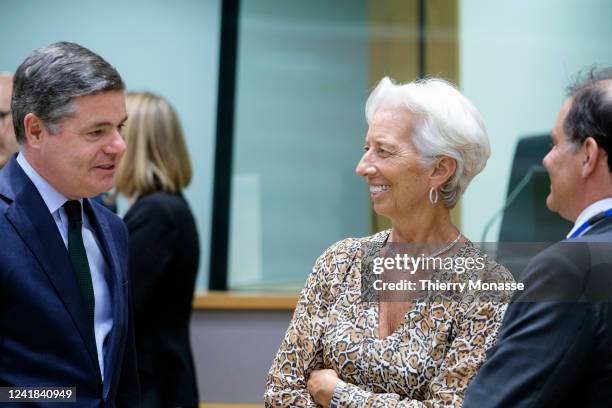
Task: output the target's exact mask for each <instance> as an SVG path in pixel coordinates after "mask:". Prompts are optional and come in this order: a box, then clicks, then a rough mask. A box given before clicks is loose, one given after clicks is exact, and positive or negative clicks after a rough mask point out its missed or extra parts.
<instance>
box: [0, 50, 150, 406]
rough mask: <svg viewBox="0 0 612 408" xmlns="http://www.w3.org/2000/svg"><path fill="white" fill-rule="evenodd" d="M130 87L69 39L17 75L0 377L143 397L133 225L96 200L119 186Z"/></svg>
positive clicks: (6, 382) (3, 240)
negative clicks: (16, 148)
mask: <svg viewBox="0 0 612 408" xmlns="http://www.w3.org/2000/svg"><path fill="white" fill-rule="evenodd" d="M124 90H125V84H124V83H123V80H122V79H121V76H120V75H119V73H118V72H117V70H115V68H113V67H112V66H111V65H110V64H109V63H108V62H107V61H105V60H104V59H103V58H102V57H100V56H99V55H97V54H95V53H93V52H92V51H90V50H88V49H87V48H84V47H82V46H80V45H78V44H74V43H69V42H58V43H54V44H51V45H49V46H47V47H44V48H40V49H37V50H35V51H34V52H32V54H30V56H28V57H27V58H26V59H25V61H23V63H22V64H21V65H20V66H19V67H18V68H17V71H16V72H15V78H14V81H13V96H12V100H11V112H12V116H13V125H14V128H15V134H16V136H17V141H18V142H19V143H20V145H21V150H20V152H19V153H18V154H16V155H14V156H13V157H12V158H11V159H10V160H9V161H8V163H7V164H6V165H5V166H4V167H3V168H2V170H1V171H0V231H1V232H0V386H3V387H7V386H11V387H17V386H24V387H25V386H35V387H45V386H49V387H51V386H55V387H75V390H76V391H75V396H76V401H77V403H76V404H77V405H78V406H79V407H91V408H94V407H96V408H97V407H102V406H104V407H108V408H113V407H138V406H139V387H138V377H137V371H136V361H135V349H134V336H133V322H132V320H131V313H130V310H129V297H128V285H127V250H128V248H127V244H128V242H127V240H128V234H127V229H126V227H125V224H124V223H123V221H121V219H120V218H119V217H117V216H116V215H115V214H113V213H111V212H110V211H108V210H107V209H105V208H104V207H102V206H101V205H99V204H98V203H96V202H94V201H92V200H91V199H89V198H88V197H93V196H95V195H98V194H100V193H101V192H104V191H108V190H109V189H110V188H111V187H112V186H113V182H114V180H113V179H114V173H115V170H116V168H117V165H118V164H119V161H120V159H121V157H122V156H123V153H124V152H125V147H126V146H125V142H124V141H123V138H122V137H121V129H122V127H123V123H124V122H125V120H126V111H125V92H124ZM26 405H28V406H36V407H47V406H56V404H55V403H53V402H49V401H47V402H28V403H27V404H26ZM2 406H3V407H5V406H9V407H11V406H22V404H21V403H11V402H8V403H7V402H4V403H2Z"/></svg>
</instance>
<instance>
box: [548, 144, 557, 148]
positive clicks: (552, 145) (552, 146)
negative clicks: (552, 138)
mask: <svg viewBox="0 0 612 408" xmlns="http://www.w3.org/2000/svg"><path fill="white" fill-rule="evenodd" d="M555 146H556V145H555V143H554V142H549V143H548V147H550V148H551V149H553V148H554V147H555Z"/></svg>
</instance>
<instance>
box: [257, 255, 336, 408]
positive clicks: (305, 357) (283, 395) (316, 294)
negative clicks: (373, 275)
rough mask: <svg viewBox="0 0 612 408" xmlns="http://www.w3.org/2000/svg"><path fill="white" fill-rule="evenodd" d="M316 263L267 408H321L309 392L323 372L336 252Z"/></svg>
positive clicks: (273, 374)
mask: <svg viewBox="0 0 612 408" xmlns="http://www.w3.org/2000/svg"><path fill="white" fill-rule="evenodd" d="M337 245H338V244H336V245H333V246H332V247H330V248H329V249H327V250H326V251H325V252H324V253H323V254H322V255H321V256H320V257H319V258H318V259H317V261H316V262H315V265H314V267H313V269H312V273H311V274H310V276H309V277H308V280H307V281H306V285H305V287H304V289H303V290H302V293H301V295H300V299H299V300H298V303H297V306H296V308H295V312H294V314H293V318H292V319H291V323H289V328H288V329H287V333H286V334H285V337H284V339H283V341H282V343H281V345H280V348H279V350H278V352H277V354H276V358H275V359H274V361H273V362H272V367H271V368H270V372H269V373H268V378H267V382H266V392H265V395H264V401H265V406H266V407H317V406H318V405H317V404H316V403H315V402H314V400H313V399H312V397H311V396H310V394H309V392H308V389H307V388H306V385H307V381H308V376H309V375H310V373H311V372H312V371H313V370H315V369H321V368H323V351H322V350H323V347H322V341H321V337H322V335H323V332H324V329H325V325H326V321H327V310H328V305H329V299H331V296H330V290H331V286H332V282H331V281H330V279H329V277H330V276H331V275H332V272H333V270H334V269H335V267H336V266H335V263H336V259H335V253H336V251H335V248H336V247H337Z"/></svg>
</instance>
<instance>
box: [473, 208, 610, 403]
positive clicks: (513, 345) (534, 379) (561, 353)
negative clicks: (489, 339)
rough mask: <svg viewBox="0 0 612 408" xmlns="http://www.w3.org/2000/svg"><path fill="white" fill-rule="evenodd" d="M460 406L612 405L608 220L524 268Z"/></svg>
mask: <svg viewBox="0 0 612 408" xmlns="http://www.w3.org/2000/svg"><path fill="white" fill-rule="evenodd" d="M524 281H525V291H524V293H522V294H519V295H517V296H516V298H515V299H514V302H513V303H511V304H510V305H509V306H508V309H507V311H506V314H505V317H504V321H503V324H502V328H501V329H500V333H499V336H498V340H497V344H496V345H495V346H493V347H492V348H491V349H490V350H489V351H488V353H487V359H486V361H485V363H484V365H483V366H482V368H481V369H480V370H479V372H478V374H477V375H476V377H475V378H474V380H473V382H472V383H471V384H470V387H469V388H468V390H467V393H466V397H465V400H464V404H463V407H468V408H492V407H499V408H502V407H504V408H506V407H512V408H514V407H520V408H522V407H534V408H535V407H537V408H545V407H581V408H583V407H608V406H612V303H611V301H612V219H610V218H608V219H605V220H603V221H601V222H600V223H598V224H596V225H595V226H594V227H593V228H592V229H591V230H589V231H588V232H587V234H585V235H584V236H583V237H581V238H579V239H575V240H570V241H563V242H561V243H559V244H556V245H554V246H552V247H550V248H548V249H547V250H545V251H543V252H542V253H541V254H540V255H538V256H537V257H535V258H534V259H533V260H532V262H530V264H529V265H528V266H527V268H526V272H525V278H524Z"/></svg>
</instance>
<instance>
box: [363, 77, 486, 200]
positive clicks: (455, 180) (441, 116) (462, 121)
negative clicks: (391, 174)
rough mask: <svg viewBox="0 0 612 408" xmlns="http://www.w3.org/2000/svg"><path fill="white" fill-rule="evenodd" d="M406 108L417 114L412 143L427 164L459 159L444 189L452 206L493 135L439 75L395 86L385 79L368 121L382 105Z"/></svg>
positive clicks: (477, 169) (481, 163) (481, 161)
mask: <svg viewBox="0 0 612 408" xmlns="http://www.w3.org/2000/svg"><path fill="white" fill-rule="evenodd" d="M396 108H405V109H407V110H408V111H409V112H411V113H412V114H413V115H415V117H416V118H417V124H416V126H415V129H414V133H413V138H412V142H413V143H414V146H415V148H416V149H417V152H418V154H419V155H420V156H421V163H422V164H423V165H425V166H431V165H433V164H434V163H435V162H436V160H437V158H439V157H440V156H449V157H452V158H453V159H455V161H456V163H457V168H456V170H455V173H454V174H453V175H452V176H451V177H450V178H449V179H448V181H447V182H446V183H445V184H444V185H443V186H442V187H441V188H440V193H441V197H442V201H443V202H444V205H445V206H446V207H448V208H452V207H454V206H455V205H456V204H457V201H459V198H461V195H462V194H463V192H464V191H465V189H466V188H467V186H468V184H469V183H470V181H472V179H473V178H474V176H476V175H477V174H478V173H480V172H481V171H482V169H484V167H485V165H486V163H487V160H488V159H489V156H490V154H491V149H490V146H489V137H488V136H487V131H486V129H485V126H484V122H483V120H482V117H481V116H480V113H479V112H478V110H477V109H476V107H475V106H474V105H473V104H472V103H471V102H470V101H469V100H468V99H467V98H466V97H465V96H463V95H462V94H461V93H460V92H459V91H458V90H457V89H456V88H455V87H454V86H453V85H452V84H451V83H449V82H447V81H445V80H443V79H439V78H427V79H421V80H417V81H414V82H410V83H407V84H399V85H397V84H395V83H394V82H393V81H392V80H391V79H389V78H388V77H385V78H383V79H382V80H381V81H380V82H379V83H378V85H377V86H376V88H375V89H374V90H373V91H372V93H371V94H370V96H369V97H368V100H367V102H366V108H365V114H366V120H367V122H368V124H370V123H371V121H372V118H373V117H374V114H375V113H376V112H377V111H379V110H381V109H396Z"/></svg>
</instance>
